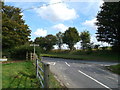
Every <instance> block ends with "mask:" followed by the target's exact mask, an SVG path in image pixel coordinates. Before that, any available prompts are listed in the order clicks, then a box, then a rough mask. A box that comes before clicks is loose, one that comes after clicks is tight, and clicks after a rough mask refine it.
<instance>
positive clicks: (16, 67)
mask: <svg viewBox="0 0 120 90" xmlns="http://www.w3.org/2000/svg"><path fill="white" fill-rule="evenodd" d="M2 68H3V69H2V81H3V82H2V88H40V84H39V81H38V80H37V78H36V75H35V74H36V73H35V66H34V65H33V64H32V62H30V61H23V62H17V63H15V62H14V63H10V62H9V63H6V64H2ZM49 79H50V84H49V85H50V88H62V86H61V85H60V83H59V82H58V81H57V80H56V79H55V77H54V75H53V74H52V73H51V72H50V78H49Z"/></svg>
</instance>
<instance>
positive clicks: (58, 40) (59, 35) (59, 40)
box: [56, 32, 63, 50]
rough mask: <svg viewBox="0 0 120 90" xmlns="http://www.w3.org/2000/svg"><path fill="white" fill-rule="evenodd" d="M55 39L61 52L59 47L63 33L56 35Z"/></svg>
mask: <svg viewBox="0 0 120 90" xmlns="http://www.w3.org/2000/svg"><path fill="white" fill-rule="evenodd" d="M56 38H57V45H58V47H59V49H60V50H61V46H62V44H63V33H62V32H59V33H57V34H56Z"/></svg>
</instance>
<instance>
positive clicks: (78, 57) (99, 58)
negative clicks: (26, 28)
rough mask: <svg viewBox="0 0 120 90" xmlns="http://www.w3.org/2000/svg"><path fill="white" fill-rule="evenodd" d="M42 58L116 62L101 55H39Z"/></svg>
mask: <svg viewBox="0 0 120 90" xmlns="http://www.w3.org/2000/svg"><path fill="white" fill-rule="evenodd" d="M41 56H44V57H53V58H64V59H74V60H95V61H111V62H112V61H113V62H118V58H117V57H112V58H111V56H102V55H72V54H41Z"/></svg>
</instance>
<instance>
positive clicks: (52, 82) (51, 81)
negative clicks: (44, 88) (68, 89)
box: [33, 61, 64, 88]
mask: <svg viewBox="0 0 120 90" xmlns="http://www.w3.org/2000/svg"><path fill="white" fill-rule="evenodd" d="M33 63H35V61H33ZM39 66H40V67H41V68H42V69H43V64H42V63H39ZM41 75H43V73H42V72H41ZM63 87H64V86H62V85H61V84H60V82H59V81H58V80H57V79H56V78H55V77H54V74H53V73H52V72H49V88H63Z"/></svg>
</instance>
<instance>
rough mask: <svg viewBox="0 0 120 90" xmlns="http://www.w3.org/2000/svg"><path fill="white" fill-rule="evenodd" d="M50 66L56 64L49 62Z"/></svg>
mask: <svg viewBox="0 0 120 90" xmlns="http://www.w3.org/2000/svg"><path fill="white" fill-rule="evenodd" d="M48 64H50V65H55V64H56V62H48Z"/></svg>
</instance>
